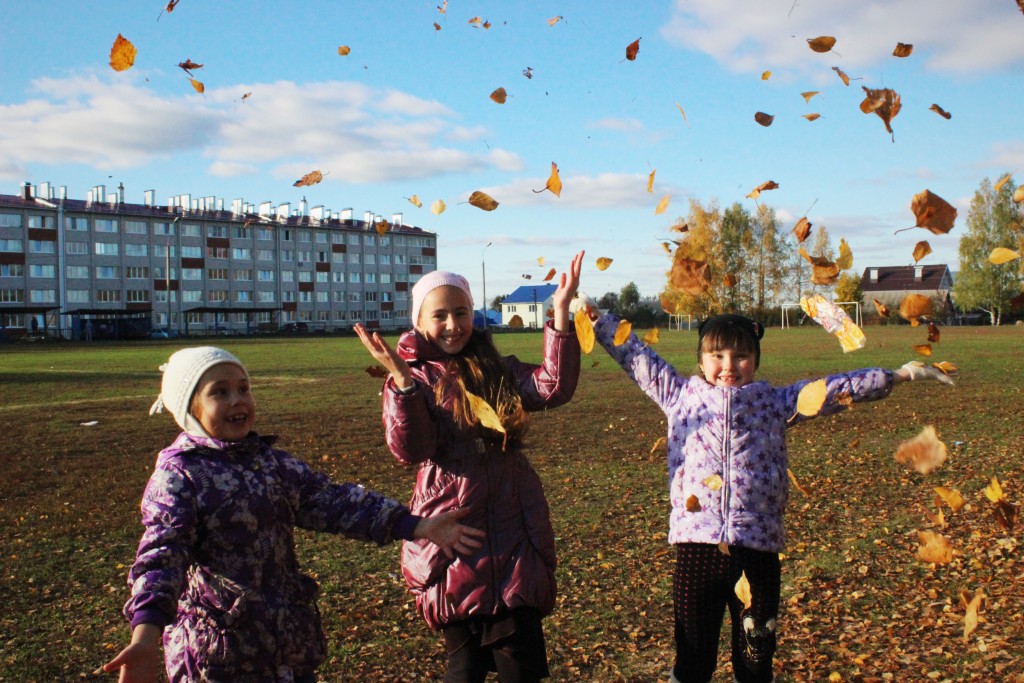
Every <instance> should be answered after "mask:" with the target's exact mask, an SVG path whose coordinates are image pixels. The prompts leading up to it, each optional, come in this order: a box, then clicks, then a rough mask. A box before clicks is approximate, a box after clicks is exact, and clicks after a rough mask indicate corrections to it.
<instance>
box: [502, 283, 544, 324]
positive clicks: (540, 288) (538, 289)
mask: <svg viewBox="0 0 1024 683" xmlns="http://www.w3.org/2000/svg"><path fill="white" fill-rule="evenodd" d="M556 289H558V287H557V286H556V285H523V286H522V287H519V288H518V289H516V290H515V291H514V292H512V293H511V294H509V295H508V296H506V297H505V299H504V300H503V301H502V302H501V321H502V323H504V324H505V325H508V324H509V321H510V320H512V317H513V316H517V315H518V316H519V318H520V319H521V320H522V321H523V327H535V328H539V327H542V326H543V325H544V321H545V320H547V316H546V314H545V312H546V311H547V310H548V309H549V308H551V307H552V296H553V295H554V293H555V290H556Z"/></svg>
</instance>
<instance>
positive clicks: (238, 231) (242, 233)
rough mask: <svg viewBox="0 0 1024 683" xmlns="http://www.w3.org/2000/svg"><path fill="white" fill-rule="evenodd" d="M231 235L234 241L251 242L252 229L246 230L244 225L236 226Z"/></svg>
mask: <svg viewBox="0 0 1024 683" xmlns="http://www.w3.org/2000/svg"><path fill="white" fill-rule="evenodd" d="M231 235H232V236H233V237H234V238H235V239H239V240H251V239H252V228H247V227H245V226H244V225H236V226H235V227H234V228H232V229H231Z"/></svg>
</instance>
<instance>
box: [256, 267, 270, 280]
mask: <svg viewBox="0 0 1024 683" xmlns="http://www.w3.org/2000/svg"><path fill="white" fill-rule="evenodd" d="M256 279H257V280H259V281H260V282H273V281H274V271H272V270H257V271H256Z"/></svg>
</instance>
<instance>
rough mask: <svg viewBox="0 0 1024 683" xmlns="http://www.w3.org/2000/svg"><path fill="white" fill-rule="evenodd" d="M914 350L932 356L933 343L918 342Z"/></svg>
mask: <svg viewBox="0 0 1024 683" xmlns="http://www.w3.org/2000/svg"><path fill="white" fill-rule="evenodd" d="M914 351H915V352H916V353H919V354H921V355H922V356H930V355H932V345H931V344H918V345H916V346H915V347H914Z"/></svg>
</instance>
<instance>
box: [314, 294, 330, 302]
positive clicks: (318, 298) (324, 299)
mask: <svg viewBox="0 0 1024 683" xmlns="http://www.w3.org/2000/svg"><path fill="white" fill-rule="evenodd" d="M329 295H330V292H317V293H316V302H317V303H318V304H326V303H330V299H328V296H329Z"/></svg>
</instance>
